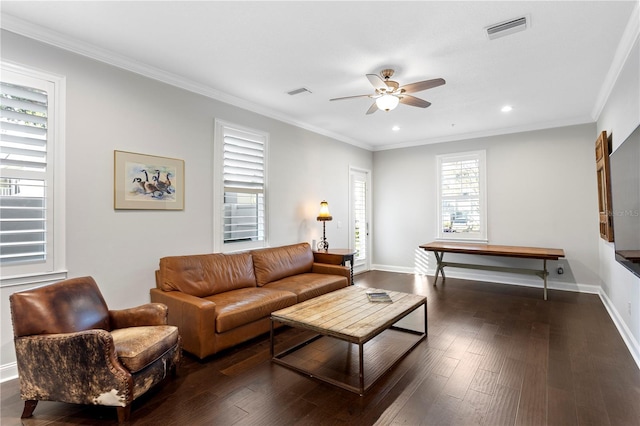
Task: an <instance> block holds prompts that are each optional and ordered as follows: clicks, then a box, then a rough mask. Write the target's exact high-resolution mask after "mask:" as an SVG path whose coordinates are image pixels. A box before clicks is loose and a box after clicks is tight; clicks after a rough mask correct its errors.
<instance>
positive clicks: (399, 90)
mask: <svg viewBox="0 0 640 426" xmlns="http://www.w3.org/2000/svg"><path fill="white" fill-rule="evenodd" d="M393 73H394V70H392V69H384V70H382V71H381V72H380V75H378V74H367V78H368V79H369V82H370V83H371V85H372V86H373V88H374V89H375V92H374V93H373V94H371V95H356V96H345V97H342V98H333V99H329V100H330V101H339V100H343V99H353V98H364V97H367V98H371V99H375V100H376V101H375V102H374V103H373V105H371V107H369V109H368V110H367V114H373V113H374V112H376V111H378V110H379V109H381V110H383V111H391V110H392V109H394V108H395V107H397V106H398V103H402V104H405V105H410V106H415V107H419V108H426V107H428V106H429V105H431V102H428V101H425V100H424V99H420V98H416V97H415V96H411V95H409V93H416V92H421V91H423V90H427V89H432V88H434V87H438V86H442V85H443V84H445V83H446V82H445V81H444V79H442V78H434V79H432V80H424V81H418V82H416V83H411V84H406V85H404V86H402V87H400V85H399V84H398V82H397V81H393V80H390V78H391V76H392V75H393Z"/></svg>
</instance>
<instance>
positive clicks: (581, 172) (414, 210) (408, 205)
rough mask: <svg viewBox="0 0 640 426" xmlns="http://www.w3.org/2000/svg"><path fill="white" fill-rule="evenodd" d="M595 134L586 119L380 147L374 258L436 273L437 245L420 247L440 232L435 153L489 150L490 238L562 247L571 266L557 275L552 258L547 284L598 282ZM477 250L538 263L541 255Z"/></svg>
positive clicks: (496, 277) (490, 276)
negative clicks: (433, 250) (531, 257)
mask: <svg viewBox="0 0 640 426" xmlns="http://www.w3.org/2000/svg"><path fill="white" fill-rule="evenodd" d="M594 134H595V125H594V124H585V125H579V126H571V127H560V128H554V129H547V130H539V131H533V132H526V133H516V134H509V135H502V136H494V137H487V138H479V139H469V140H463V141H457V142H448V143H442V144H434V145H423V146H419V147H414V148H406V149H397V150H390V151H380V152H375V153H374V170H375V173H374V183H373V188H374V197H373V199H374V207H373V210H374V212H375V217H374V229H375V233H374V235H375V236H374V248H373V253H374V258H373V261H374V263H375V264H376V267H378V268H380V269H390V270H401V271H405V272H412V271H418V272H423V273H424V272H427V273H429V274H432V273H433V271H434V268H435V265H434V263H435V259H434V257H433V254H429V256H428V257H425V254H424V253H423V252H421V251H420V250H419V249H417V247H418V246H419V245H420V244H423V243H427V242H430V241H432V240H434V239H435V238H436V235H437V229H436V205H435V201H434V200H435V199H436V159H435V157H436V155H440V154H447V153H455V152H464V151H472V150H486V154H487V166H486V167H487V205H488V208H487V215H488V240H489V243H490V244H505V245H519V246H534V247H535V246H538V247H552V248H562V249H564V251H565V254H566V259H564V260H561V261H559V262H560V264H562V265H563V267H564V270H565V274H564V275H558V274H557V273H556V272H555V270H556V269H557V266H558V264H557V263H556V262H550V265H549V267H550V269H551V276H550V278H549V279H550V281H551V283H550V286H551V287H555V288H561V289H568V290H578V289H582V290H586V291H598V286H599V285H600V279H599V277H598V246H597V237H598V206H597V196H596V180H595V177H596V175H595V160H594V156H593V144H594V141H595V138H594ZM447 256H449V260H453V259H454V258H456V256H454V255H447ZM457 258H458V259H460V256H457ZM467 260H469V259H467ZM472 260H473V262H476V263H477V262H484V263H492V264H501V265H503V266H524V267H535V268H540V267H541V266H542V264H541V262H540V261H535V262H534V261H523V260H507V259H488V258H485V259H481V258H480V259H479V258H477V257H476V258H474V259H472ZM462 271H469V270H454V269H452V270H450V272H448V275H451V276H459V277H466V278H475V279H481V280H492V281H499V282H514V283H519V284H524V285H534V286H540V287H541V286H542V280H540V279H538V278H537V277H528V276H523V275H515V276H511V275H505V274H495V273H488V272H484V273H483V272H479V271H474V272H462Z"/></svg>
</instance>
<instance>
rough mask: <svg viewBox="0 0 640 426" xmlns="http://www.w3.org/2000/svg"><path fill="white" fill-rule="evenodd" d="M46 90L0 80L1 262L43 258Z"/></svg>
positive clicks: (45, 229)
mask: <svg viewBox="0 0 640 426" xmlns="http://www.w3.org/2000/svg"><path fill="white" fill-rule="evenodd" d="M47 120H48V96H47V92H45V91H43V90H40V89H36V88H31V87H26V86H20V85H15V84H9V83H6V82H2V83H0V160H1V161H0V171H1V175H0V264H1V265H9V264H14V263H20V262H34V261H44V260H45V259H46V257H47V210H46V208H47V194H48V192H49V191H48V190H47V181H48V180H47V132H48V123H47Z"/></svg>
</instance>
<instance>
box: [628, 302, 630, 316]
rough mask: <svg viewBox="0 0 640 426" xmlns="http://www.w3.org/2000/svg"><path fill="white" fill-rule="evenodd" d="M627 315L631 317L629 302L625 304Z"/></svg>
mask: <svg viewBox="0 0 640 426" xmlns="http://www.w3.org/2000/svg"><path fill="white" fill-rule="evenodd" d="M627 313H628V314H629V316H631V302H627Z"/></svg>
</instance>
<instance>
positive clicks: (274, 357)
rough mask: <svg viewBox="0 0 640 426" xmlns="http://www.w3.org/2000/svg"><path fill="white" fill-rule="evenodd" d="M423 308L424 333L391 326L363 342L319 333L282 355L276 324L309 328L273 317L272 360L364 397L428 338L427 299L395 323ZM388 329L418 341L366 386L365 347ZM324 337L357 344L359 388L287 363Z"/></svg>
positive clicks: (271, 335) (378, 331)
mask: <svg viewBox="0 0 640 426" xmlns="http://www.w3.org/2000/svg"><path fill="white" fill-rule="evenodd" d="M421 306H422V307H423V309H424V332H421V331H416V330H410V329H407V328H403V327H397V326H394V325H391V326H389V327H386V328H385V327H382V328H381V329H380V330H377V332H376V333H375V334H373V335H371V336H369V337H368V338H367V339H365V340H362V341H351V340H349V339H344V338H340V337H338V336H335V335H332V334H330V333H327V334H324V333H319V334H317V335H315V336H313V337H312V338H310V339H307V340H305V341H304V342H302V343H299V344H297V345H295V346H293V347H291V348H289V349H287V350H284V351H282V352H280V353H278V354H276V353H275V349H274V324H275V322H279V323H282V324H286V325H289V326H291V327H294V328H302V329H307V327H305V324H304V323H300V322H295V323H293V322H289V321H286V320H282V319H279V318H276V317H274V316H272V317H271V331H270V350H271V360H272V361H273V362H274V363H276V364H279V365H282V366H285V367H287V368H290V369H292V370H294V371H297V372H299V373H302V374H305V375H308V376H309V377H313V378H316V379H318V380H321V381H323V382H326V383H330V384H332V385H334V386H338V387H340V388H342V389H346V390H348V391H351V392H354V393H357V394H359V395H360V396H363V395H364V393H365V392H366V391H367V390H368V389H369V388H370V387H371V386H372V385H373V384H374V383H375V382H376V381H377V380H378V379H379V378H380V377H382V376H383V375H384V373H385V372H386V371H388V370H389V369H391V368H393V367H394V366H396V365H397V364H398V363H399V362H400V361H402V359H404V357H405V356H407V354H408V353H409V352H411V351H412V350H413V349H414V348H415V347H416V346H417V345H418V344H419V343H420V342H422V341H423V340H424V339H425V338H426V336H427V300H426V298H425V299H424V301H423V302H422V303H420V304H419V305H418V306H416V307H414V308H413V309H410V310H407V311H406V312H404V313H403V314H402V315H399V316H398V317H397V318H396V321H394V323H396V322H398V321H400V320H401V319H402V318H404V317H406V316H407V315H409V314H410V313H412V312H415V311H416V310H417V309H419V308H420V307H421ZM388 329H392V330H397V331H402V332H405V333H410V334H413V335H415V336H416V340H415V341H414V342H413V343H412V344H410V345H409V347H408V348H407V349H406V350H405V351H404V352H403V353H402V354H401V355H400V356H399V357H398V358H397V359H395V360H394V361H393V363H391V365H389V366H388V367H387V368H385V369H384V371H382V373H380V374H379V375H378V376H377V377H374V378H373V380H372V381H371V382H369V383H366V384H365V375H364V345H365V344H366V343H367V342H368V341H370V340H372V339H373V338H374V337H376V336H378V335H380V334H381V333H382V332H384V331H385V330H388ZM311 330H312V331H314V332H316V333H318V330H317V329H315V328H313V329H311ZM324 336H330V337H333V338H337V339H340V340H343V341H346V342H349V343H353V344H357V345H358V364H359V373H358V376H359V386H352V385H350V384H349V383H346V382H341V381H338V380H335V379H333V378H331V377H327V376H324V375H319V374H316V373H314V372H312V371H310V370H307V369H304V368H300V367H298V366H296V365H293V364H292V363H289V362H287V361H286V360H285V359H284V358H285V357H286V356H287V355H289V354H291V353H293V352H295V351H297V350H298V349H300V348H302V347H303V346H306V345H308V344H310V343H312V342H313V341H315V340H318V339H320V338H322V337H324Z"/></svg>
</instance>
